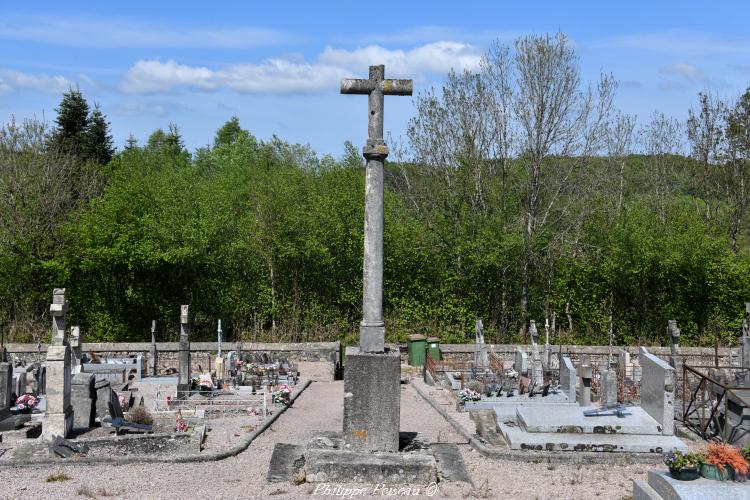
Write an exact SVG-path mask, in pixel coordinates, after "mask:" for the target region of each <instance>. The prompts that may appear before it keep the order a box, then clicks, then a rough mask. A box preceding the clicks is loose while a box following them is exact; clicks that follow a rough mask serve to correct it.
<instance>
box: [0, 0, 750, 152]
mask: <svg viewBox="0 0 750 500" xmlns="http://www.w3.org/2000/svg"><path fill="white" fill-rule="evenodd" d="M748 14H750V8H749V7H748V6H747V4H746V3H745V2H742V1H727V2H721V3H714V4H713V5H710V6H709V5H708V3H707V2H691V1H680V2H672V1H663V2H654V1H653V0H652V1H650V2H640V1H629V2H617V3H614V2H602V1H598V2H583V1H580V2H573V1H570V2H560V1H541V0H538V1H536V2H500V1H496V2H480V1H464V2H457V1H453V2H441V1H434V0H433V1H430V2H407V1H403V0H402V1H400V2H391V1H386V0H381V1H379V2H377V3H374V4H373V3H365V2H344V1H337V2H333V1H332V2H310V1H306V2H302V1H300V2H296V1H285V2H267V1H266V2H250V1H244V2H239V1H238V2H205V1H204V2H190V1H181V2H167V1H160V2H153V1H137V0H129V1H128V2H93V1H89V2H83V1H72V0H69V1H66V2H47V1H36V2H29V1H25V2H12V1H3V0H0V122H5V121H7V120H9V119H10V118H11V116H15V117H16V118H25V117H31V116H37V117H42V116H43V117H44V118H46V119H47V120H50V121H51V120H53V119H54V116H55V113H54V108H55V107H56V106H57V104H58V103H59V101H60V97H61V95H62V92H63V91H64V90H65V89H67V88H68V87H69V86H70V85H76V84H78V85H79V86H80V88H81V90H82V91H83V92H84V95H85V96H86V97H87V99H88V100H89V102H94V101H95V102H98V103H100V105H101V107H102V109H103V111H104V113H105V114H106V115H107V116H108V118H109V120H110V122H111V124H112V131H113V134H114V137H115V142H116V144H117V145H118V146H122V144H124V142H125V140H126V139H127V137H128V135H129V134H130V133H132V134H133V135H134V136H135V137H136V138H138V139H139V140H140V141H144V140H145V139H146V138H147V137H148V135H149V133H150V132H151V131H153V130H154V129H156V128H158V127H162V128H166V127H167V125H168V124H169V123H170V122H174V123H176V124H177V125H178V126H179V127H180V129H181V130H182V133H183V136H184V138H185V142H186V144H187V145H188V147H189V148H191V149H193V148H195V147H199V146H201V145H205V144H207V143H210V142H211V141H212V138H213V135H214V132H215V131H216V129H217V128H218V127H219V126H221V124H222V123H224V122H225V121H226V120H227V119H229V118H230V117H231V116H232V115H237V116H239V118H240V122H241V123H242V125H243V127H244V128H247V129H249V130H250V131H251V132H252V133H253V134H254V135H255V136H256V137H259V138H261V139H267V138H269V137H271V135H272V134H276V135H278V136H280V137H281V138H282V139H285V140H288V141H291V142H300V143H309V144H310V145H311V146H312V147H313V148H314V149H315V150H316V151H318V152H319V153H330V154H333V155H334V156H339V155H341V153H342V152H343V143H344V141H346V140H350V141H352V142H353V143H354V144H356V145H362V143H363V142H364V140H365V138H366V134H367V118H366V112H365V109H366V105H367V104H366V101H367V99H365V98H364V97H363V96H342V95H339V93H338V80H339V79H340V78H342V77H350V76H360V77H365V76H366V74H367V66H368V65H369V64H378V63H385V64H386V76H390V77H402V78H403V77H406V78H413V79H414V80H415V91H416V92H420V91H424V90H425V89H427V88H429V87H430V86H433V85H439V84H440V82H441V81H442V79H443V78H444V76H445V74H446V73H447V72H448V70H449V69H450V68H451V67H454V68H457V69H461V68H469V69H471V68H473V67H475V66H476V64H477V61H478V59H479V57H480V56H481V54H482V52H483V51H484V50H485V49H486V47H487V46H488V45H489V43H490V42H491V41H493V40H495V39H500V40H502V41H506V42H508V43H510V42H512V40H513V39H514V38H516V37H518V36H521V35H524V34H530V33H536V34H544V33H555V32H557V31H558V30H559V31H563V32H564V33H566V34H567V35H568V36H569V37H570V38H571V40H572V41H573V42H574V43H575V45H576V47H577V49H578V53H579V56H580V60H581V70H582V74H583V77H584V79H585V80H594V79H596V78H597V76H598V74H599V72H600V71H601V70H605V71H607V72H612V73H613V74H614V76H615V77H616V78H617V79H618V80H619V81H620V82H621V85H620V88H619V90H618V94H617V98H616V104H617V106H618V107H619V108H621V109H622V110H623V111H624V112H626V113H631V114H637V115H638V117H639V119H641V120H645V119H647V118H648V116H649V115H650V114H651V113H652V112H653V111H654V110H659V111H662V112H664V113H666V114H669V115H672V116H674V117H676V118H678V119H680V120H683V119H684V118H685V116H686V114H687V109H688V108H689V107H690V106H691V105H694V103H695V101H696V94H697V93H698V92H699V91H701V90H704V89H708V90H712V91H714V92H717V93H718V94H719V95H721V96H724V97H727V98H735V97H736V96H737V95H739V93H740V92H741V91H743V90H744V89H745V88H747V87H748V85H750V33H749V32H748V31H747V20H748V19H749V18H750V16H749V15H748ZM413 112H414V104H413V102H412V99H410V98H406V97H392V98H386V112H385V128H386V131H389V132H391V134H392V135H395V136H399V135H403V134H404V132H405V130H406V125H407V122H408V120H409V118H410V117H411V116H412V115H413Z"/></svg>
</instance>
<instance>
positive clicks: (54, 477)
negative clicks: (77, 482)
mask: <svg viewBox="0 0 750 500" xmlns="http://www.w3.org/2000/svg"><path fill="white" fill-rule="evenodd" d="M69 480H70V476H69V475H67V474H52V475H51V476H47V479H45V482H47V483H57V482H58V481H69Z"/></svg>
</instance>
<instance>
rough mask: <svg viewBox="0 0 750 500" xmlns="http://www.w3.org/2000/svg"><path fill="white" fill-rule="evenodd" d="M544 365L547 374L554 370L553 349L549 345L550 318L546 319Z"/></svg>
mask: <svg viewBox="0 0 750 500" xmlns="http://www.w3.org/2000/svg"><path fill="white" fill-rule="evenodd" d="M542 365H543V366H544V370H545V371H546V372H550V371H551V370H552V347H551V346H550V345H549V318H545V319H544V357H543V358H542Z"/></svg>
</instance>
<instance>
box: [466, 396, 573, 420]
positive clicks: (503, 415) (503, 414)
mask: <svg viewBox="0 0 750 500" xmlns="http://www.w3.org/2000/svg"><path fill="white" fill-rule="evenodd" d="M521 407H528V408H548V407H555V408H564V407H569V408H580V406H579V405H578V403H576V402H574V401H568V400H567V399H566V398H562V399H561V398H555V399H548V398H541V397H540V398H536V397H534V398H524V397H522V396H514V397H512V398H498V399H490V400H482V401H467V402H466V403H465V404H464V408H463V409H464V411H474V410H494V411H495V413H496V414H497V418H498V421H503V420H507V419H515V418H516V410H517V409H518V408H521ZM545 411H546V410H545Z"/></svg>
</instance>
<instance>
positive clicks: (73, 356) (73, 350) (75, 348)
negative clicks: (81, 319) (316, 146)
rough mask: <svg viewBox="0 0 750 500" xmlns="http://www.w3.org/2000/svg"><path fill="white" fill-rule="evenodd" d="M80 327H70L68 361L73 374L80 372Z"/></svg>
mask: <svg viewBox="0 0 750 500" xmlns="http://www.w3.org/2000/svg"><path fill="white" fill-rule="evenodd" d="M82 342H83V341H82V339H81V327H80V326H71V327H70V363H71V370H72V371H73V374H74V375H75V374H76V373H80V372H81V363H82V362H83V361H82V359H81V356H82V354H83V352H82Z"/></svg>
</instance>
